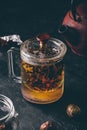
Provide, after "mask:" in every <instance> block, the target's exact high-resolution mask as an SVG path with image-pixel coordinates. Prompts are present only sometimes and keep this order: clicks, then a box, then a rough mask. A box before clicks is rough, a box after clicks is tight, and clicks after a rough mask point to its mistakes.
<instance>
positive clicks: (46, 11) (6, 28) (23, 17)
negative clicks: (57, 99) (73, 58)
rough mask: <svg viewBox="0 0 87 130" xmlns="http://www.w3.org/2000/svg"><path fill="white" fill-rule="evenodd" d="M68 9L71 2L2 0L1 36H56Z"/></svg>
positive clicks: (57, 0)
mask: <svg viewBox="0 0 87 130" xmlns="http://www.w3.org/2000/svg"><path fill="white" fill-rule="evenodd" d="M68 9H70V0H14V1H12V0H7V1H6V0H1V1H0V35H1V36H2V35H8V34H14V33H15V34H20V35H21V36H22V38H23V37H24V38H27V37H29V35H36V34H37V33H42V32H48V33H52V34H55V32H57V29H58V27H59V26H60V23H61V20H62V19H63V17H64V15H65V13H66V12H67V10H68Z"/></svg>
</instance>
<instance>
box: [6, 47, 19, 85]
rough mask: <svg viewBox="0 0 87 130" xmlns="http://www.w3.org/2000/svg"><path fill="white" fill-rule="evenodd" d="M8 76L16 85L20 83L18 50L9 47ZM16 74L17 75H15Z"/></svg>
mask: <svg viewBox="0 0 87 130" xmlns="http://www.w3.org/2000/svg"><path fill="white" fill-rule="evenodd" d="M7 54H8V74H9V77H10V78H11V79H13V80H14V81H15V82H16V83H22V79H21V76H20V64H21V63H20V61H21V60H20V49H19V48H15V47H11V48H10V49H9V50H8V51H7ZM16 73H17V74H16Z"/></svg>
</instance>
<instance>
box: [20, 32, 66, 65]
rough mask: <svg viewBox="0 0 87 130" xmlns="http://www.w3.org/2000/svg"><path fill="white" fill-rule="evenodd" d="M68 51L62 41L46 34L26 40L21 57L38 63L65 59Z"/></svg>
mask: <svg viewBox="0 0 87 130" xmlns="http://www.w3.org/2000/svg"><path fill="white" fill-rule="evenodd" d="M66 51H67V48H66V45H65V44H64V43H63V42H62V41H60V40H58V39H56V38H51V37H50V36H49V35H48V34H44V35H38V36H37V37H36V38H33V39H28V40H26V41H25V42H24V43H23V44H22V46H21V57H22V59H23V60H26V62H28V61H29V63H30V59H31V60H33V61H34V62H38V63H45V62H48V63H49V62H53V61H59V60H61V59H63V57H64V55H65V53H66Z"/></svg>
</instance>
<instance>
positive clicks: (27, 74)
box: [8, 34, 67, 104]
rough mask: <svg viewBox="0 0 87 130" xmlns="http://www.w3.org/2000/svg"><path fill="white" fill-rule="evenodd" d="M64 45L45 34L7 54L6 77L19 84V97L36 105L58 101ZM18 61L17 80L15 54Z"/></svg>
mask: <svg viewBox="0 0 87 130" xmlns="http://www.w3.org/2000/svg"><path fill="white" fill-rule="evenodd" d="M66 51H67V47H66V45H65V44H64V43H63V42H62V41H60V40H58V39H56V38H51V37H50V36H49V35H48V34H44V35H38V36H37V37H34V38H32V39H28V40H26V41H24V42H23V43H22V44H21V47H20V51H18V50H17V48H11V49H10V50H9V51H8V59H9V74H10V77H12V78H13V79H14V80H15V81H17V82H19V83H21V82H22V87H21V91H22V95H23V97H24V98H25V99H26V100H28V101H30V102H32V103H37V104H48V103H52V102H54V101H57V100H58V99H60V98H61V97H62V95H63V92H64V72H65V71H64V63H63V59H64V56H65V54H66ZM19 52H20V54H19V56H20V59H21V63H20V66H21V77H20V76H16V75H15V72H14V70H15V69H14V68H15V67H17V66H16V65H15V67H14V64H15V62H17V60H14V57H15V55H18V54H17V53H19Z"/></svg>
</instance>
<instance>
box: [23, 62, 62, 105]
mask: <svg viewBox="0 0 87 130" xmlns="http://www.w3.org/2000/svg"><path fill="white" fill-rule="evenodd" d="M21 72H22V74H21V75H22V94H23V96H24V98H25V99H27V100H30V101H31V102H35V103H43V104H44V103H51V102H53V101H56V100H58V99H59V98H60V97H61V96H62V94H63V91H64V67H63V61H61V62H60V63H55V64H50V65H45V66H43V65H42V66H38V65H31V64H29V63H26V62H25V61H23V60H22V64H21Z"/></svg>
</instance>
